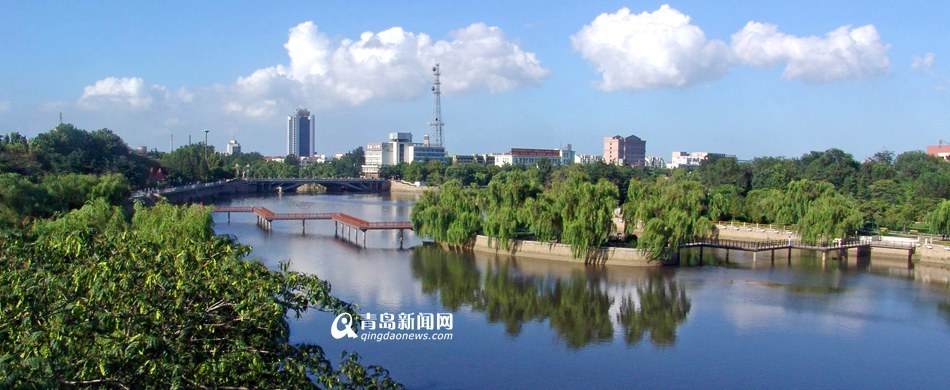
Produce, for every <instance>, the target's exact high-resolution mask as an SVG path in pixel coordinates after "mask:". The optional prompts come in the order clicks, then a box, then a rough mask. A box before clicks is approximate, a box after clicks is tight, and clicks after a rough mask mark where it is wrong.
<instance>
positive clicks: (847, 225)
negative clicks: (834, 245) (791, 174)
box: [798, 192, 862, 243]
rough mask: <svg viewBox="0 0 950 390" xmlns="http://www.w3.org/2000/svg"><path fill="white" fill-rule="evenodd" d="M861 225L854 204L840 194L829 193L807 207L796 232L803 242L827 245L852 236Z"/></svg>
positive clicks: (859, 214)
mask: <svg viewBox="0 0 950 390" xmlns="http://www.w3.org/2000/svg"><path fill="white" fill-rule="evenodd" d="M861 225H862V218H861V213H860V212H859V211H858V209H857V207H856V206H855V204H854V202H853V201H851V200H850V199H848V198H845V197H844V196H842V195H841V194H838V193H835V192H829V193H825V194H823V195H821V196H820V197H818V199H816V200H815V201H813V202H811V203H810V204H809V205H808V211H807V212H806V213H805V215H804V217H803V218H802V219H801V223H800V224H799V230H798V231H799V234H800V235H801V237H802V239H803V240H805V241H809V242H816V241H817V242H822V243H827V242H829V241H830V240H831V239H833V238H844V237H847V236H849V235H851V234H853V233H854V232H855V229H857V228H858V227H860V226H861Z"/></svg>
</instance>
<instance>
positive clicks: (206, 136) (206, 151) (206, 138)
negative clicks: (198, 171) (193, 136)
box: [205, 129, 211, 158]
mask: <svg viewBox="0 0 950 390" xmlns="http://www.w3.org/2000/svg"><path fill="white" fill-rule="evenodd" d="M209 131H211V130H208V129H205V158H208V132H209Z"/></svg>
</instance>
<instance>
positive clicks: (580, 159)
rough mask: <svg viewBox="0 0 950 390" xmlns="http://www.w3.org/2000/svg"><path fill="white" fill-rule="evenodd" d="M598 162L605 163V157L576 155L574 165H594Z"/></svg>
mask: <svg viewBox="0 0 950 390" xmlns="http://www.w3.org/2000/svg"><path fill="white" fill-rule="evenodd" d="M598 161H604V156H598V155H596V154H575V155H574V164H593V163H595V162H598Z"/></svg>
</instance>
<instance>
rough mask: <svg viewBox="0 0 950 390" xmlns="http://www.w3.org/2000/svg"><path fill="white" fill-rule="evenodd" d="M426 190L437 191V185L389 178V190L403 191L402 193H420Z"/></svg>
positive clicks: (391, 191)
mask: <svg viewBox="0 0 950 390" xmlns="http://www.w3.org/2000/svg"><path fill="white" fill-rule="evenodd" d="M427 191H439V186H426V185H421V184H415V183H410V182H408V181H403V180H390V181H389V192H390V193H394V192H404V193H415V194H421V193H423V192H427Z"/></svg>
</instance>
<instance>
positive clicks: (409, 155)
mask: <svg viewBox="0 0 950 390" xmlns="http://www.w3.org/2000/svg"><path fill="white" fill-rule="evenodd" d="M364 153H365V154H364V156H365V159H366V162H365V164H363V167H362V173H363V176H364V177H379V169H380V168H382V167H384V166H387V165H397V164H400V163H407V164H408V163H411V162H413V161H419V162H426V161H430V160H438V161H442V162H446V161H447V158H446V154H445V147H443V146H435V145H430V144H429V137H428V136H426V137H425V138H424V141H423V143H421V144H416V143H413V142H412V133H404V132H398V133H389V141H388V142H374V143H369V144H366V148H365V149H364Z"/></svg>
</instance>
